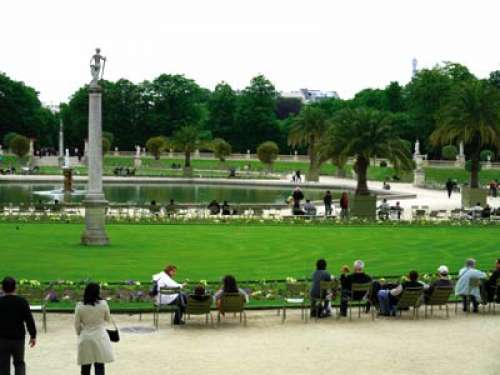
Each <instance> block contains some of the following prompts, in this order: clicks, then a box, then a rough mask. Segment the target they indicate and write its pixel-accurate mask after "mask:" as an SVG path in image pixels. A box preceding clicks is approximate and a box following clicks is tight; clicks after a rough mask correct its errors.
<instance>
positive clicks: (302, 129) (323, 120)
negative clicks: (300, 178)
mask: <svg viewBox="0 0 500 375" xmlns="http://www.w3.org/2000/svg"><path fill="white" fill-rule="evenodd" d="M329 126H330V122H329V119H328V116H327V114H326V113H325V112H324V111H323V110H322V109H321V108H317V107H311V106H305V107H304V108H303V109H302V111H300V114H299V115H298V116H297V117H295V118H294V120H293V125H292V127H291V128H290V132H289V133H288V143H289V144H290V145H291V146H294V147H296V146H307V154H308V155H309V171H308V175H307V179H308V180H310V181H318V179H319V169H320V167H321V164H322V163H323V162H325V161H326V160H328V158H329V155H326V156H323V155H322V152H321V147H320V145H321V140H322V138H323V137H324V135H325V133H326V131H327V129H328V127H329Z"/></svg>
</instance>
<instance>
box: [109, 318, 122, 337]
mask: <svg viewBox="0 0 500 375" xmlns="http://www.w3.org/2000/svg"><path fill="white" fill-rule="evenodd" d="M111 323H113V326H114V327H115V329H107V330H106V332H107V333H108V336H109V340H110V341H111V342H119V341H120V331H118V327H117V326H116V324H115V322H114V320H113V319H111Z"/></svg>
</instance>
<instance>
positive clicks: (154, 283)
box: [148, 280, 158, 297]
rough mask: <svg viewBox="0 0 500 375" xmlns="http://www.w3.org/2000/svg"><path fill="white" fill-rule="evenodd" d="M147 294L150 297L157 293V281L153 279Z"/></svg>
mask: <svg viewBox="0 0 500 375" xmlns="http://www.w3.org/2000/svg"><path fill="white" fill-rule="evenodd" d="M148 295H149V296H150V297H156V296H157V295H158V281H156V280H153V283H152V285H151V288H150V289H149V292H148Z"/></svg>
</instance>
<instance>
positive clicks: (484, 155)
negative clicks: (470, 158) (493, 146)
mask: <svg viewBox="0 0 500 375" xmlns="http://www.w3.org/2000/svg"><path fill="white" fill-rule="evenodd" d="M479 158H480V159H481V161H488V159H489V160H490V161H494V160H495V153H494V152H493V151H491V150H483V151H481V153H480V154H479Z"/></svg>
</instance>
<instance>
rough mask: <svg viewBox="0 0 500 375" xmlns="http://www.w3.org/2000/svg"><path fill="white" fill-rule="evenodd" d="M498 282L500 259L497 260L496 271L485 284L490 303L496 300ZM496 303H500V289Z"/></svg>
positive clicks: (499, 278)
mask: <svg viewBox="0 0 500 375" xmlns="http://www.w3.org/2000/svg"><path fill="white" fill-rule="evenodd" d="M498 280H500V258H498V259H497V262H496V264H495V271H494V272H493V273H492V274H491V276H490V278H489V279H488V280H487V281H486V282H485V283H484V286H485V289H486V295H487V299H488V302H493V301H494V300H495V290H496V288H497V282H498ZM496 302H500V288H498V290H497V295H496Z"/></svg>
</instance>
